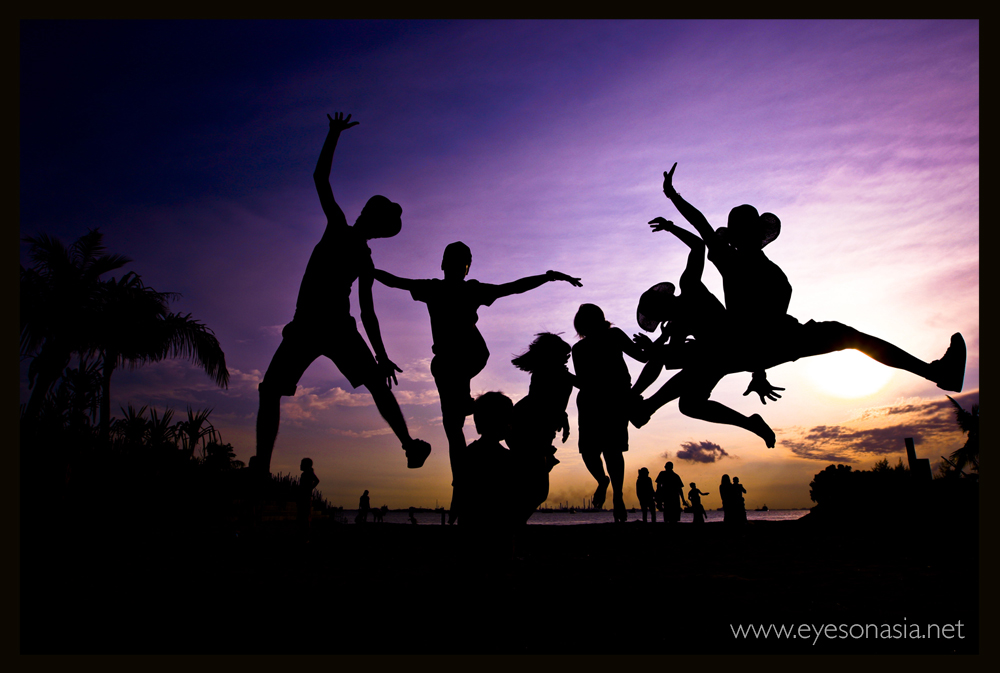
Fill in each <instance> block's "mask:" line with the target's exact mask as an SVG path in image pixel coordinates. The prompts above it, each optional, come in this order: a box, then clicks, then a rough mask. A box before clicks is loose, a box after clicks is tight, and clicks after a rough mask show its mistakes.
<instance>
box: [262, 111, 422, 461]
mask: <svg viewBox="0 0 1000 673" xmlns="http://www.w3.org/2000/svg"><path fill="white" fill-rule="evenodd" d="M327 119H329V122H330V130H329V132H328V133H327V136H326V141H325V142H324V143H323V149H322V150H321V151H320V155H319V160H318V161H317V163H316V171H315V172H314V173H313V180H314V182H315V184H316V191H317V192H318V194H319V201H320V205H321V206H322V208H323V213H324V214H325V215H326V219H327V223H326V229H325V230H324V232H323V236H322V238H321V239H320V241H319V243H317V244H316V247H315V248H313V252H312V255H311V256H310V258H309V262H308V263H307V264H306V270H305V273H304V274H303V276H302V283H301V285H300V286H299V294H298V299H297V301H296V304H295V315H294V316H293V318H292V321H291V322H290V323H288V324H287V325H285V327H284V329H283V330H282V331H281V336H282V340H281V344H280V345H279V346H278V349H277V351H275V353H274V356H273V357H272V358H271V363H270V365H268V368H267V371H266V373H265V374H264V379H263V380H262V381H261V382H260V385H259V386H258V387H257V390H258V395H259V397H260V405H259V408H258V412H257V451H256V457H257V461H256V464H257V466H258V470H259V471H260V472H261V473H262V474H268V473H269V472H270V466H271V454H272V453H273V450H274V443H275V439H276V438H277V435H278V424H279V420H280V403H281V397H282V396H292V395H294V394H295V390H296V387H297V386H298V382H299V379H300V378H302V374H303V373H305V370H306V369H307V368H308V367H309V365H310V364H312V363H313V361H315V360H316V358H318V357H320V356H321V355H322V356H326V357H328V358H330V359H331V360H332V361H333V363H334V364H335V365H336V366H337V368H338V369H339V370H340V372H341V374H343V375H344V376H345V377H346V378H347V380H348V381H349V382H350V384H351V385H352V386H354V387H355V388H357V387H358V386H364V387H365V388H367V389H368V392H369V393H371V396H372V398H373V399H374V400H375V405H376V407H377V408H378V410H379V413H380V414H381V415H382V417H383V418H384V419H385V420H386V422H388V424H389V427H390V428H392V431H393V432H394V433H395V435H396V437H397V438H398V439H399V441H400V443H401V444H402V448H403V450H404V451H405V452H406V464H407V467H411V468H418V467H421V466H422V465H423V464H424V461H425V460H426V459H427V456H428V455H429V454H430V451H431V447H430V445H429V444H428V443H427V442H424V441H422V440H419V439H414V438H412V437H411V436H410V433H409V431H408V429H407V427H406V421H405V419H404V418H403V414H402V412H401V411H400V409H399V404H398V403H397V402H396V398H395V397H394V396H393V394H392V391H391V389H390V388H391V385H392V383H397V381H396V372H401V371H402V370H401V369H400V368H399V367H397V366H396V365H395V364H394V363H393V362H392V360H390V359H389V357H388V356H387V355H386V352H385V346H384V345H383V344H382V335H381V333H380V331H379V323H378V317H377V316H376V315H375V306H374V302H373V300H372V283H373V275H372V274H373V271H374V269H375V266H374V264H373V263H372V257H371V249H370V248H369V247H368V241H370V240H372V239H374V238H390V237H392V236H395V235H396V234H398V233H399V231H400V228H401V227H402V220H401V215H402V212H403V209H402V207H400V205H399V204H398V203H393V202H392V201H390V200H389V199H387V198H386V197H384V196H380V195H376V196H373V197H371V198H370V199H369V200H368V202H367V203H366V204H365V206H364V208H362V210H361V213H360V214H359V215H358V218H357V220H356V221H355V223H354V226H349V225H348V224H347V219H346V217H345V216H344V212H343V211H342V210H341V208H340V206H339V205H338V204H337V201H336V200H335V199H334V196H333V189H332V187H331V186H330V170H331V166H332V164H333V153H334V150H335V149H336V147H337V141H338V139H339V138H340V134H341V133H342V132H343V131H345V130H347V129H349V128H352V127H354V126H357V125H358V122H356V121H353V122H352V121H351V115H347V117H346V118H345V117H344V115H343V113H341V112H338V113H336V114H335V116H333V117H331V116H330V115H327ZM355 280H357V281H358V300H359V302H360V305H361V322H362V324H363V325H364V328H365V333H366V334H367V335H368V340H369V341H370V342H371V345H372V348H374V349H375V356H374V357H373V356H372V352H371V350H369V348H368V345H367V344H366V343H365V341H364V339H362V338H361V334H360V333H359V332H358V328H357V323H356V321H355V320H354V318H353V317H352V316H351V304H350V295H351V286H352V285H353V284H354V281H355Z"/></svg>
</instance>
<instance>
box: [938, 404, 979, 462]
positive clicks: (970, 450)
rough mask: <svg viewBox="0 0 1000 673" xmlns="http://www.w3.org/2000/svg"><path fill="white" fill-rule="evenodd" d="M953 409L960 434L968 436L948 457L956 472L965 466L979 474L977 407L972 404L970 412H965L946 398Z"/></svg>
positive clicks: (959, 405)
mask: <svg viewBox="0 0 1000 673" xmlns="http://www.w3.org/2000/svg"><path fill="white" fill-rule="evenodd" d="M946 397H947V398H948V400H949V401H950V402H951V403H952V405H954V407H955V420H956V421H957V422H958V427H959V428H961V429H962V432H964V433H966V434H968V438H967V439H966V441H965V446H963V447H962V448H960V449H957V450H955V451H953V452H952V454H951V455H950V456H949V458H951V460H952V463H953V464H954V465H955V467H956V468H957V469H958V470H962V469H963V468H964V467H965V466H967V465H968V466H969V467H971V468H972V471H973V472H979V405H978V404H973V405H972V408H971V410H966V409H965V408H964V407H962V405H961V404H959V403H958V402H956V401H955V400H953V399H952V398H951V396H950V395H947V396H946Z"/></svg>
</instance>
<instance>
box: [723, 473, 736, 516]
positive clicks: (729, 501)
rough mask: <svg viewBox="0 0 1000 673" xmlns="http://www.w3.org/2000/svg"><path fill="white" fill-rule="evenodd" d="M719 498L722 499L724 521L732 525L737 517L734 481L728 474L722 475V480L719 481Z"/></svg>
mask: <svg viewBox="0 0 1000 673" xmlns="http://www.w3.org/2000/svg"><path fill="white" fill-rule="evenodd" d="M719 498H721V499H722V523H724V524H727V525H729V526H731V525H733V522H734V521H735V520H736V517H735V515H734V514H733V482H732V481H730V479H729V475H728V474H724V475H722V481H721V482H720V483H719Z"/></svg>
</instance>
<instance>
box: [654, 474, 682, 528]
mask: <svg viewBox="0 0 1000 673" xmlns="http://www.w3.org/2000/svg"><path fill="white" fill-rule="evenodd" d="M656 500H657V502H658V503H659V504H660V509H661V510H662V511H663V521H664V522H666V523H677V522H678V521H680V520H681V509H682V508H683V506H684V505H687V504H688V503H687V500H685V499H684V481H683V480H682V479H681V477H680V475H679V474H677V473H676V472H674V464H673V463H672V462H667V464H666V465H664V466H663V471H662V472H660V473H659V474H658V475H656Z"/></svg>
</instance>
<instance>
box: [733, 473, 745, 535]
mask: <svg viewBox="0 0 1000 673" xmlns="http://www.w3.org/2000/svg"><path fill="white" fill-rule="evenodd" d="M746 492H747V490H746V489H745V488H743V484H741V483H740V478H739V477H733V490H732V501H733V518H734V520H735V522H736V523H737V524H741V523H746V522H747V505H746V500H744V499H743V494H744V493H746Z"/></svg>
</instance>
